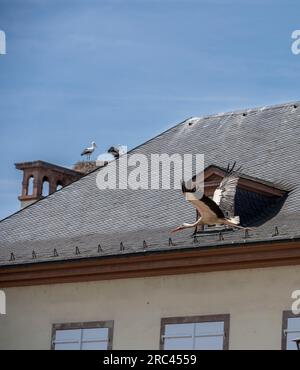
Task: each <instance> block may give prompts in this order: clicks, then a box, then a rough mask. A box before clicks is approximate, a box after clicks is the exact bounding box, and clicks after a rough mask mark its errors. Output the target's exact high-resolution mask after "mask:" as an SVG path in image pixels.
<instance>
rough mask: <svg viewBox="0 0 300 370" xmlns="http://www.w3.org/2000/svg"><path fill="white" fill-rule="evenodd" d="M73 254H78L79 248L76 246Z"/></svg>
mask: <svg viewBox="0 0 300 370" xmlns="http://www.w3.org/2000/svg"><path fill="white" fill-rule="evenodd" d="M75 254H76V256H78V255H79V254H80V250H79V248H78V247H76V249H75Z"/></svg>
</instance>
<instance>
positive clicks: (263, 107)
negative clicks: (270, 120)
mask: <svg viewBox="0 0 300 370" xmlns="http://www.w3.org/2000/svg"><path fill="white" fill-rule="evenodd" d="M292 105H300V100H294V101H291V102H287V103H278V104H272V105H260V106H256V107H252V108H241V109H236V110H233V111H226V112H221V113H213V114H208V115H204V116H199V117H191V118H188V119H186V120H184V121H183V122H182V123H184V122H186V121H189V120H190V119H194V120H201V119H208V118H215V117H224V116H230V115H237V114H241V113H252V112H258V111H265V110H271V109H276V108H283V107H288V106H292ZM174 127H175V126H174Z"/></svg>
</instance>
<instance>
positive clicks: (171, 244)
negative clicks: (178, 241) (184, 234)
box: [169, 238, 175, 247]
mask: <svg viewBox="0 0 300 370" xmlns="http://www.w3.org/2000/svg"><path fill="white" fill-rule="evenodd" d="M174 245H175V244H174V243H173V241H172V238H169V247H174Z"/></svg>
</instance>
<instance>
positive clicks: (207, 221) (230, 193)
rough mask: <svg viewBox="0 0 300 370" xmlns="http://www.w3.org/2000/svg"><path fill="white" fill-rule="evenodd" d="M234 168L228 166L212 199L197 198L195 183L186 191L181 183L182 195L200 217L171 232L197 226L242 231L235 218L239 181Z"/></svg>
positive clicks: (236, 217)
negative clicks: (224, 227) (215, 226)
mask: <svg viewBox="0 0 300 370" xmlns="http://www.w3.org/2000/svg"><path fill="white" fill-rule="evenodd" d="M234 167H235V163H234V165H233V166H232V167H231V168H230V167H229V165H228V167H227V170H226V175H225V177H224V178H223V180H222V181H221V183H220V185H219V186H218V188H217V189H216V190H215V192H214V195H213V199H210V198H209V197H207V196H206V195H205V194H201V195H200V196H197V195H196V190H197V189H196V184H195V183H194V184H192V187H191V188H190V189H188V188H187V187H186V185H185V183H184V182H182V192H183V194H184V195H185V197H186V199H187V200H188V201H189V202H190V203H192V205H193V206H194V207H195V208H196V209H197V211H198V213H199V215H200V217H199V218H198V220H197V221H196V222H194V223H193V224H188V223H184V224H182V225H181V226H179V227H177V228H176V229H175V230H173V232H176V231H180V230H184V229H187V228H192V227H197V226H199V225H228V226H231V227H237V228H240V229H244V227H242V226H239V223H240V220H239V216H235V209H234V206H235V195H236V189H237V184H238V181H239V173H238V171H239V170H238V171H234Z"/></svg>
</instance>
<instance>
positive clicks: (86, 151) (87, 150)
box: [81, 141, 97, 161]
mask: <svg viewBox="0 0 300 370" xmlns="http://www.w3.org/2000/svg"><path fill="white" fill-rule="evenodd" d="M96 148H97V144H96V143H95V142H94V141H93V142H92V146H90V147H89V148H85V149H84V151H83V152H82V153H81V156H82V157H83V156H86V157H87V160H88V161H89V160H90V159H91V155H92V154H93V153H94V151H95V149H96Z"/></svg>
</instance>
